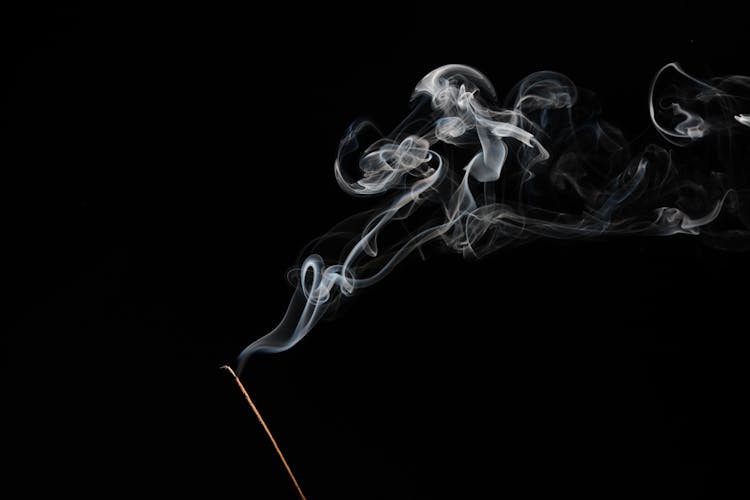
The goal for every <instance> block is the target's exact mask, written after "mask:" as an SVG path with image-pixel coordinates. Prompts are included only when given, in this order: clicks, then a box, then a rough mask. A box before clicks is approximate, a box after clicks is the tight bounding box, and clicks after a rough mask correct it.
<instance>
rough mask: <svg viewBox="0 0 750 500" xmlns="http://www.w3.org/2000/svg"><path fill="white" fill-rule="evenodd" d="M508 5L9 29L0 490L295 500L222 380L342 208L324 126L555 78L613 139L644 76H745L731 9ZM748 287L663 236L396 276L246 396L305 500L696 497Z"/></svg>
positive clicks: (441, 265)
mask: <svg viewBox="0 0 750 500" xmlns="http://www.w3.org/2000/svg"><path fill="white" fill-rule="evenodd" d="M506 3H508V4H509V5H504V4H498V5H496V6H495V7H494V8H492V9H488V8H486V7H484V6H482V5H481V4H480V3H477V4H470V3H466V2H464V3H459V4H446V5H444V6H440V5H439V4H438V3H427V4H423V5H410V4H406V3H402V4H399V5H395V6H394V5H385V4H372V5H370V6H367V7H365V6H360V7H357V8H355V7H354V4H351V5H349V6H347V7H342V8H340V9H333V8H325V7H322V6H315V7H311V6H308V7H301V8H300V7H296V6H293V5H292V4H288V5H286V4H284V5H282V4H278V5H271V6H270V7H269V6H266V7H265V8H263V9H261V8H258V9H254V8H251V7H245V8H241V9H240V8H235V7H229V6H224V7H219V6H213V4H211V6H208V4H206V5H205V6H190V7H186V6H184V5H183V6H179V5H175V6H174V7H170V8H167V7H159V8H154V7H148V8H134V7H131V8H122V9H106V10H103V9H101V8H95V7H89V6H76V7H72V8H67V9H61V8H56V9H55V8H50V9H45V8H28V9H21V10H15V11H12V12H8V13H7V14H6V15H5V16H3V17H4V23H5V24H7V29H5V30H4V31H5V32H6V33H8V43H6V57H5V58H4V60H5V65H6V67H9V69H10V71H8V72H7V73H6V77H5V79H4V80H5V83H6V84H7V87H6V90H5V96H4V100H3V107H4V109H3V112H2V115H3V126H4V130H3V138H4V139H5V140H4V141H3V142H4V143H5V146H3V183H2V186H3V193H4V194H3V207H4V210H3V212H4V216H3V221H4V231H3V234H4V245H3V247H4V249H5V250H6V252H8V253H7V254H6V258H5V268H4V273H3V275H4V278H3V281H4V284H5V288H6V291H7V292H8V297H7V299H6V301H5V306H6V309H7V313H6V314H5V315H4V317H5V318H6V326H7V328H4V330H5V331H6V333H5V334H3V337H2V353H3V360H2V364H3V368H4V371H3V390H4V394H5V395H4V396H3V405H2V408H3V410H2V411H3V414H4V415H3V417H4V418H3V421H4V422H5V424H4V438H3V439H4V444H5V446H4V447H3V450H4V451H3V453H4V454H5V455H6V458H7V459H9V463H11V464H12V465H10V467H8V468H7V469H6V471H5V474H6V479H7V478H16V479H19V478H20V479H22V481H21V482H19V483H18V484H19V485H21V487H22V488H24V489H26V490H28V491H30V492H31V491H34V490H36V489H40V488H46V487H53V488H57V489H58V490H60V491H64V490H68V489H70V490H71V491H76V492H79V493H87V492H88V493H97V494H98V495H99V496H109V493H110V492H111V489H114V490H120V489H127V490H132V491H135V492H141V493H144V494H145V493H147V492H148V493H150V492H154V491H163V492H164V493H167V494H177V493H185V492H188V493H189V492H195V491H197V489H199V488H201V489H202V488H206V489H207V490H206V491H208V492H209V493H206V494H205V495H202V496H205V497H206V498H215V497H217V496H218V495H219V494H221V493H223V492H225V491H230V490H237V491H239V492H240V493H241V494H243V495H244V496H246V497H249V498H268V499H271V498H294V491H293V490H292V488H291V486H290V484H289V482H288V480H287V478H286V477H285V475H284V471H283V469H282V467H281V465H280V463H279V462H278V460H277V458H276V456H275V455H274V451H273V449H272V448H271V446H270V444H269V443H268V442H267V441H266V439H265V436H264V435H263V434H262V430H261V429H260V427H259V426H258V425H257V423H256V421H255V420H254V418H253V417H252V415H251V414H250V412H249V411H248V409H247V408H246V407H245V406H244V402H243V401H242V399H241V397H240V396H239V394H238V392H237V390H236V387H235V386H234V385H233V383H232V381H231V379H230V378H229V377H228V375H227V374H226V373H224V372H221V371H220V370H219V366H221V365H222V364H224V363H232V362H233V360H234V358H235V356H236V355H237V354H238V352H239V351H240V350H241V349H242V348H243V347H244V346H245V345H246V344H248V343H249V342H250V341H252V340H254V339H256V338H258V337H259V336H260V335H262V334H264V333H265V332H267V331H268V330H269V329H270V328H272V327H273V326H274V325H275V323H276V322H277V321H278V320H279V318H280V317H281V315H282V313H283V311H284V309H285V307H286V302H287V300H288V298H289V295H290V293H291V288H290V285H289V284H288V283H287V281H286V271H287V270H288V269H289V268H290V267H292V266H294V265H295V264H297V263H298V262H299V258H300V255H299V252H300V250H301V249H302V247H303V246H304V245H305V244H306V243H307V242H308V241H310V240H311V239H312V238H314V237H316V236H317V235H320V234H322V233H323V232H325V231H327V230H328V229H329V228H330V227H331V226H332V225H333V224H334V223H336V222H337V221H339V220H340V219H342V218H343V217H345V216H347V215H349V214H351V213H353V212H355V211H357V210H361V209H362V208H365V207H367V206H368V203H367V202H366V201H362V200H353V199H349V198H348V197H347V196H346V195H345V194H343V193H342V192H340V191H339V189H338V187H337V186H336V183H335V180H334V178H333V174H332V162H333V157H334V155H335V152H336V147H337V144H338V140H339V138H340V136H341V134H342V133H343V132H344V131H345V130H346V127H347V126H348V125H349V123H350V122H351V121H352V120H354V119H356V118H358V117H361V116H366V117H370V118H372V119H373V120H375V121H376V122H377V123H378V124H379V125H381V126H382V128H383V129H388V128H390V127H392V126H394V125H395V124H397V123H398V121H399V120H400V119H401V118H402V117H403V116H404V114H405V112H406V111H407V109H408V99H409V95H410V92H411V90H412V88H413V86H414V85H415V83H416V82H417V81H418V80H419V79H420V78H421V77H422V76H423V75H424V74H425V73H427V72H428V71H429V70H431V69H432V68H433V67H436V66H438V65H441V64H446V63H451V62H460V63H464V64H469V65H473V66H475V67H477V68H478V69H480V70H481V71H483V72H485V73H486V74H487V75H488V76H489V77H490V78H491V79H492V81H493V82H494V83H495V86H496V88H497V89H498V90H499V91H500V93H503V92H504V91H507V90H508V89H509V88H510V87H511V86H512V85H513V84H514V83H515V82H516V81H517V80H518V79H520V78H522V77H523V76H525V75H526V74H528V73H529V72H532V71H536V70H540V69H553V70H557V71H561V72H563V73H565V74H567V75H569V76H570V77H571V78H572V79H573V80H574V81H575V82H576V83H577V84H579V85H581V86H584V87H587V88H590V89H592V90H595V91H596V92H597V93H598V95H599V96H600V98H601V100H602V102H603V106H604V108H605V110H606V111H605V116H606V117H608V119H609V120H610V121H612V122H614V123H617V124H618V125H620V126H621V127H622V128H623V130H624V132H625V133H626V135H627V136H629V137H634V136H636V135H638V134H640V133H641V132H642V131H643V130H644V129H645V128H646V127H647V125H648V116H647V110H646V106H645V102H646V93H647V89H648V84H649V82H650V79H651V77H652V76H653V74H654V72H655V71H656V70H657V69H658V68H659V67H661V66H662V65H663V64H666V63H668V62H671V61H680V62H682V64H683V65H684V66H685V67H686V69H688V70H690V71H693V72H696V73H698V74H702V75H716V74H727V73H740V74H750V65H748V62H747V58H746V57H745V54H744V52H745V51H744V48H743V45H742V44H743V43H744V41H743V40H741V33H742V32H741V31H740V28H741V27H740V26H739V22H740V17H741V16H739V14H738V12H736V11H735V10H734V9H736V7H734V8H732V7H729V6H721V5H720V4H719V3H716V2H712V3H711V4H708V6H707V5H706V4H704V3H698V2H696V3H691V2H678V3H675V4H674V5H670V6H662V7H658V8H656V7H653V6H652V7H649V8H635V7H633V6H631V5H629V4H628V3H626V2H623V3H619V4H604V3H602V4H601V5H598V6H592V7H584V6H583V4H581V5H573V4H565V3H559V2H558V3H555V4H553V5H544V4H537V3H531V2H526V3H522V4H510V3H509V2H506ZM741 42H742V43H741ZM749 277H750V267H749V266H748V255H747V254H746V253H726V252H721V251H717V250H713V249H711V248H709V247H706V246H704V245H702V244H701V242H700V241H699V240H698V239H695V238H690V237H685V236H677V237H673V238H664V239H655V238H635V239H629V240H614V241H613V240H608V241H596V242H550V241H537V242H534V243H532V244H529V245H527V246H522V247H519V248H515V249H509V250H502V251H500V252H498V253H496V254H494V255H492V256H490V257H488V258H486V259H484V260H481V261H478V262H466V261H464V260H463V259H461V258H460V257H459V256H455V255H446V254H435V255H432V256H429V257H428V258H427V260H426V261H422V260H420V259H419V258H416V257H415V258H409V259H407V260H406V261H405V262H404V264H403V265H401V266H400V267H399V268H398V269H397V270H396V271H395V272H394V273H392V275H391V276H389V277H388V279H386V280H385V281H384V282H382V283H381V284H379V285H378V286H376V287H374V288H372V289H368V290H366V291H363V292H362V293H360V294H359V295H357V296H356V297H355V298H354V299H352V300H350V301H348V302H347V303H346V307H344V309H343V310H342V311H341V312H340V313H339V315H338V317H337V318H336V320H335V321H327V322H323V323H321V324H320V325H319V326H318V327H317V328H316V329H315V330H314V331H313V332H312V333H311V334H310V335H309V336H308V337H307V338H305V339H304V341H302V342H301V343H300V344H299V345H298V346H297V347H295V348H294V349H292V350H291V351H288V352H286V353H283V354H278V355H274V356H259V357H257V358H255V359H253V360H252V361H251V363H250V364H249V366H248V369H247V370H246V372H245V374H244V376H243V380H244V381H245V382H246V384H247V386H248V389H249V390H250V392H251V394H252V395H253V396H254V398H255V400H256V402H257V404H258V406H259V407H260V408H261V410H262V411H263V412H264V413H265V416H266V419H267V420H268V423H269V425H270V426H271V427H272V429H274V430H275V432H276V435H277V438H278V440H279V442H280V445H281V446H282V448H283V449H284V450H285V452H286V454H287V457H288V459H289V461H290V463H291V465H292V467H293V468H294V470H295V471H296V474H297V476H298V478H299V480H300V482H301V484H302V486H303V489H304V490H305V491H306V493H307V496H308V498H310V499H311V500H314V499H324V498H326V499H327V498H357V499H359V498H362V499H365V498H387V499H422V498H503V497H507V498H521V497H523V498H526V497H528V498H536V497H542V496H549V495H563V494H564V495H569V494H570V495H574V496H576V497H579V498H581V497H585V498H610V497H616V496H626V497H629V498H634V497H637V498H651V497H654V498H656V497H658V498H681V499H686V498H704V497H705V498H709V497H718V496H721V495H722V494H723V492H724V491H728V490H731V489H732V488H733V487H734V486H738V485H741V484H742V476H741V472H742V471H741V470H740V467H739V464H740V462H738V461H736V459H735V457H736V456H737V455H738V454H739V452H744V449H746V445H747V440H746V431H745V429H744V428H743V427H744V426H741V425H740V423H741V422H742V421H744V420H746V417H747V415H746V413H742V412H740V408H739V407H740V406H741V399H742V394H743V392H742V387H743V383H742V379H743V377H746V375H747V369H746V367H745V364H744V359H745V357H746V353H745V351H744V335H745V333H746V326H745V307H746V303H747V301H746V284H747V282H748V278H749ZM6 463H8V462H6ZM100 481H101V482H100ZM3 482H4V483H5V481H3ZM6 484H8V483H6ZM11 484H12V483H11ZM102 485H104V486H102Z"/></svg>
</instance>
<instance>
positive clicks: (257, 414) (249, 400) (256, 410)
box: [221, 365, 307, 500]
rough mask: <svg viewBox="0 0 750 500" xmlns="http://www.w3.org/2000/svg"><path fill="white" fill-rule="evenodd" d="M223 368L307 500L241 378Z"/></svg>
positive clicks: (225, 366)
mask: <svg viewBox="0 0 750 500" xmlns="http://www.w3.org/2000/svg"><path fill="white" fill-rule="evenodd" d="M221 368H222V369H224V370H226V371H228V372H229V373H230V374H231V375H232V377H234V381H235V382H237V385H238V386H239V388H240V390H241V391H242V395H243V396H245V401H247V403H248V404H249V405H250V408H252V410H253V413H255V416H256V417H258V421H259V422H260V425H262V426H263V430H265V431H266V434H267V435H268V439H270V440H271V443H272V444H273V447H274V449H276V453H277V454H278V455H279V458H280V459H281V462H282V463H283V464H284V468H285V469H286V472H287V473H288V474H289V477H290V478H291V479H292V482H293V483H294V487H295V488H297V493H299V496H300V498H301V499H302V500H307V499H306V498H305V494H304V493H302V488H300V487H299V483H298V482H297V479H296V478H295V477H294V474H292V469H291V467H289V464H288V463H287V462H286V459H285V458H284V454H283V453H281V448H279V445H278V444H276V440H275V439H274V438H273V434H271V430H270V429H269V428H268V426H267V425H266V422H265V421H264V420H263V417H262V416H261V415H260V412H259V411H258V408H257V407H256V406H255V403H253V400H252V399H250V395H249V394H248V393H247V391H246V390H245V386H244V385H242V382H241V381H240V378H239V377H238V376H237V374H236V373H234V370H232V368H231V367H229V366H227V365H224V366H222V367H221Z"/></svg>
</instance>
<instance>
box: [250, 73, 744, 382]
mask: <svg viewBox="0 0 750 500" xmlns="http://www.w3.org/2000/svg"><path fill="white" fill-rule="evenodd" d="M412 100H413V101H415V107H414V110H413V111H412V113H411V114H410V115H409V117H408V118H407V119H406V120H405V121H404V122H403V123H402V124H401V125H399V126H398V127H397V128H396V130H395V131H394V132H393V133H391V134H390V135H387V136H385V137H379V138H377V139H376V140H375V141H374V142H373V143H372V144H370V145H369V146H367V147H365V148H362V146H361V144H362V143H363V137H364V136H366V135H368V134H372V135H374V134H377V129H376V128H375V127H374V126H373V125H372V124H371V123H369V122H359V123H356V124H354V125H353V126H352V127H350V129H349V131H348V132H347V134H346V135H345V137H344V138H343V139H342V141H341V144H340V147H339V152H338V157H337V158H336V161H335V163H334V174H335V176H336V180H337V182H338V184H339V186H340V187H341V188H342V189H343V190H344V191H345V192H347V193H349V194H352V195H355V196H366V197H376V196H383V195H385V194H386V193H388V194H389V196H390V199H389V200H388V201H387V202H386V203H385V204H384V205H383V206H381V207H380V208H378V209H375V210H373V211H370V212H367V213H365V214H360V215H359V216H358V217H355V218H353V219H351V220H350V221H349V225H351V224H353V223H357V222H360V223H361V224H362V225H361V230H360V231H359V232H358V233H356V234H354V235H352V237H351V238H349V240H348V242H347V243H346V244H345V245H344V248H345V252H344V254H343V255H342V256H341V257H340V258H339V259H337V260H336V261H334V262H332V263H327V261H326V260H324V258H323V257H322V256H320V255H318V254H317V253H313V254H311V255H310V256H309V257H307V258H306V259H305V260H304V262H303V263H302V265H301V266H300V268H299V272H298V275H297V278H296V281H297V289H296V291H295V292H294V295H293V297H292V300H291V302H290V305H289V308H288V309H287V312H286V314H285V315H284V318H283V319H282V321H281V322H280V323H279V325H278V326H277V327H276V328H275V329H274V330H273V331H271V332H270V333H268V334H267V335H265V336H263V337H261V338H259V339H258V340H256V341H255V342H253V343H252V344H250V345H249V346H248V347H247V348H245V349H244V350H243V351H242V353H241V354H240V357H239V367H238V368H239V369H240V370H241V369H242V367H243V366H244V364H245V363H246V361H247V359H248V358H249V357H250V356H251V355H252V354H253V353H255V352H260V351H263V352H279V351H283V350H286V349H289V348H290V347H292V346H294V345H295V344H296V343H297V342H299V341H300V340H301V339H302V338H303V337H304V336H305V335H306V334H307V333H308V332H309V331H310V329H311V328H313V326H314V325H315V324H316V323H317V322H318V321H319V320H320V318H321V317H322V316H323V315H324V314H325V312H326V310H327V309H328V308H329V307H330V306H331V305H332V304H333V303H334V302H335V300H336V298H337V297H338V296H340V295H351V294H353V293H355V291H356V290H358V289H361V288H363V287H367V286H370V285H372V284H374V283H377V282H378V281H380V280H381V279H382V278H383V277H385V276H386V275H387V274H388V273H389V272H390V271H391V270H392V269H393V268H394V266H396V265H397V264H398V263H399V262H400V261H402V260H403V259H404V258H405V257H406V256H407V255H409V254H410V253H412V252H413V251H414V250H416V249H419V248H422V247H423V246H424V245H425V244H427V243H428V242H430V241H432V240H439V241H442V243H443V244H444V246H445V247H446V248H449V249H452V250H455V251H458V252H460V253H462V254H463V255H464V256H466V257H472V258H474V257H481V256H482V255H485V254H487V253H489V252H491V251H494V250H496V249H498V248H501V247H504V246H507V245H511V244H519V243H521V242H524V241H528V240H530V239H532V238H536V237H548V238H558V239H562V238H590V237H600V236H604V235H627V234H641V235H673V234H691V235H698V234H701V233H704V234H705V235H708V236H710V237H711V241H713V242H714V243H715V244H718V245H724V246H729V243H728V242H730V241H746V239H747V237H748V234H750V233H749V231H748V227H750V215H749V214H748V210H747V208H746V206H747V204H748V203H747V199H748V194H747V191H746V190H742V189H739V187H740V186H742V182H741V181H742V180H743V179H742V178H743V176H747V175H748V171H747V169H748V165H747V158H746V157H744V158H743V157H742V153H743V152H745V153H746V152H747V138H748V132H749V131H748V130H747V127H750V114H748V111H750V78H749V77H743V76H730V77H724V78H717V79H713V80H711V81H703V80H700V79H698V78H695V77H693V76H691V75H689V74H688V73H686V72H685V71H684V70H683V69H682V68H681V67H680V66H679V65H678V64H676V63H672V64H668V65H666V66H664V67H663V68H661V69H660V70H659V71H658V72H657V74H656V76H655V77H654V79H653V81H652V83H651V86H650V89H649V96H648V111H649V115H650V118H651V123H652V125H653V127H654V129H655V130H656V131H657V132H658V133H659V134H660V135H661V137H662V138H663V139H664V140H665V141H667V143H668V144H669V145H670V147H672V146H674V147H677V148H680V149H685V148H689V147H691V146H693V145H695V144H699V143H701V142H704V141H706V140H707V138H709V137H715V138H716V141H717V142H718V143H721V144H729V146H726V147H724V149H722V151H720V152H719V154H717V155H716V156H717V159H716V161H715V162H714V163H715V164H710V165H706V164H701V165H699V167H700V168H696V167H695V166H694V165H689V164H688V165H686V166H684V168H683V166H680V168H678V166H677V164H676V163H677V162H676V160H675V156H677V155H676V154H675V151H676V150H674V149H670V150H668V149H665V148H663V147H661V146H658V145H655V144H651V145H648V146H647V147H645V149H644V150H643V151H642V152H641V153H639V154H637V155H632V154H630V153H629V150H630V144H629V143H628V141H626V140H625V139H624V137H623V134H622V133H621V132H620V131H619V130H618V129H616V128H615V127H613V126H611V125H609V124H608V123H606V122H605V121H603V120H602V119H601V118H600V116H599V113H598V111H597V108H596V106H595V105H592V104H591V103H590V102H589V101H592V97H591V94H590V93H588V92H586V91H584V90H582V89H578V88H577V87H576V86H575V85H574V84H573V82H572V81H571V80H570V79H568V78H567V77H566V76H564V75H562V74H559V73H554V72H549V71H544V72H538V73H534V74H532V75H529V76H528V77H526V78H525V79H523V80H522V81H521V82H520V83H519V84H517V85H516V86H515V88H514V89H513V91H512V92H511V93H510V94H509V96H508V99H507V100H506V106H505V107H501V106H498V105H496V104H495V102H496V100H497V99H496V93H495V90H494V88H493V87H492V85H491V84H490V82H489V80H488V79H487V78H486V77H485V76H484V75H482V74H481V73H480V72H479V71H477V70H475V69H473V68H470V67H467V66H462V65H448V66H443V67H441V68H438V69H436V70H434V71H432V72H430V73H429V74H428V75H427V76H425V77H424V78H423V79H422V80H421V81H420V82H419V83H418V84H417V86H416V89H415V91H414V94H413V97H412ZM727 139H732V140H731V141H727ZM738 142H739V143H740V145H741V146H739V147H738V146H737V143H738ZM743 148H744V149H743ZM738 151H739V153H738ZM352 158H356V159H357V161H355V162H352ZM454 164H455V165H457V167H458V168H451V165H454ZM738 165H739V174H738ZM725 167H726V168H725ZM351 170H353V171H355V172H356V175H351V174H350V173H349V172H350V171H351ZM395 221H400V222H402V223H404V224H406V223H407V222H412V223H413V224H412V225H413V226H414V227H412V228H411V229H409V230H408V231H407V232H406V233H405V234H404V235H403V236H401V237H399V238H395V242H393V243H390V244H387V245H383V243H382V242H380V241H379V240H380V239H381V238H383V237H384V233H385V232H386V231H387V230H388V231H390V230H391V229H392V228H393V223H394V222H395ZM344 229H347V228H343V229H342V228H337V229H336V230H333V231H332V232H331V233H330V234H329V235H328V236H326V237H323V238H321V239H320V240H319V241H326V240H327V239H329V238H330V239H333V238H334V235H335V236H336V237H340V235H341V234H342V231H343V230H344ZM391 239H393V238H391Z"/></svg>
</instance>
